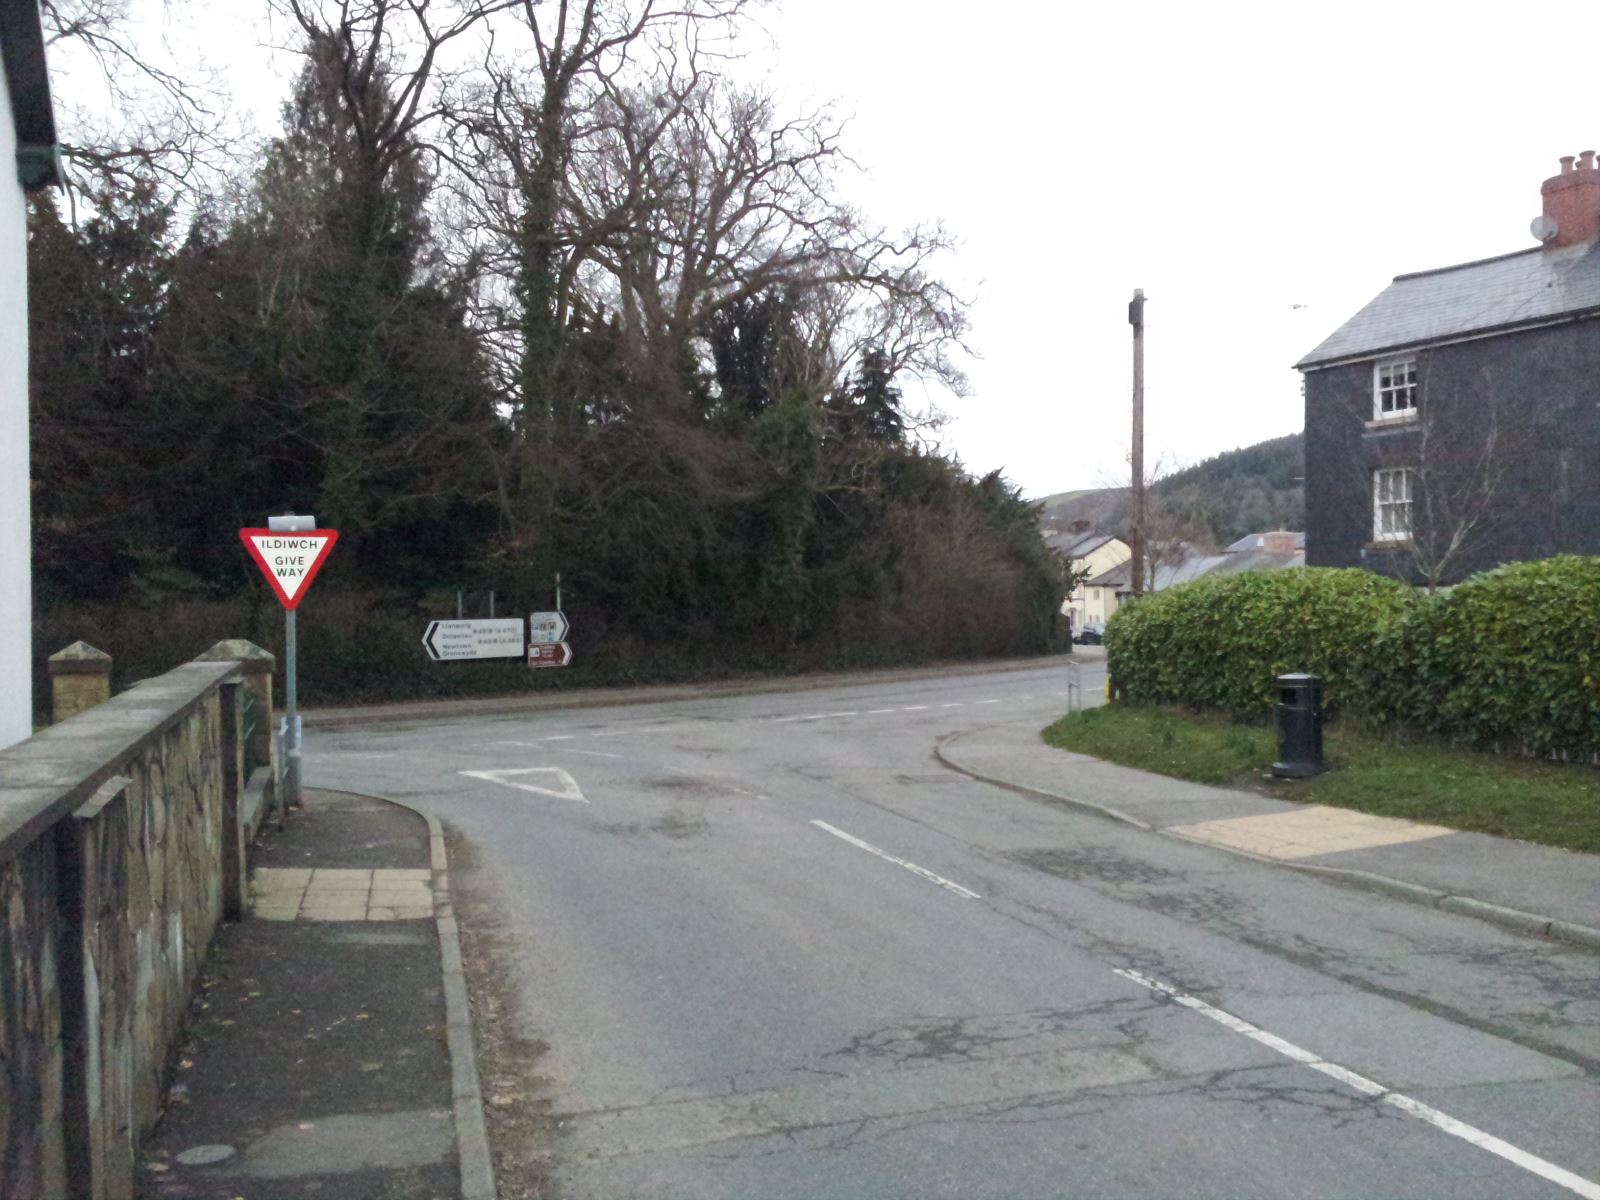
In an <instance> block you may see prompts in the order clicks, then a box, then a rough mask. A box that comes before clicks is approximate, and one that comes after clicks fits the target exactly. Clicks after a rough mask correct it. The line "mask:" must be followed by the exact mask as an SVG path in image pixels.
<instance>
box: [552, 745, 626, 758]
mask: <svg viewBox="0 0 1600 1200" xmlns="http://www.w3.org/2000/svg"><path fill="white" fill-rule="evenodd" d="M564 749H566V752H567V753H568V754H587V755H588V756H589V757H590V758H621V757H622V755H620V754H607V753H606V752H605V751H604V750H579V749H577V748H576V747H564Z"/></svg>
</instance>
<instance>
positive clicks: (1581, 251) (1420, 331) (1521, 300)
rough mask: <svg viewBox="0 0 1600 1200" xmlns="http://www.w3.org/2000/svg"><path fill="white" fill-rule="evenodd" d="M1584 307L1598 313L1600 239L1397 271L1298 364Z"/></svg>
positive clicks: (1534, 320)
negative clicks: (1431, 268) (1432, 268)
mask: <svg viewBox="0 0 1600 1200" xmlns="http://www.w3.org/2000/svg"><path fill="white" fill-rule="evenodd" d="M1582 314H1593V315H1595V316H1600V241H1591V242H1584V243H1579V244H1578V245H1575V246H1563V247H1560V248H1558V249H1548V248H1546V247H1543V246H1535V247H1533V248H1532V249H1531V250H1519V251H1518V252H1517V253H1515V254H1505V255H1502V256H1500V257H1499V258H1486V259H1483V260H1481V261H1479V262H1470V263H1462V264H1460V265H1459V266H1454V267H1443V268H1441V269H1439V270H1437V271H1420V272H1418V273H1416V274H1414V275H1399V276H1396V278H1395V281H1394V282H1393V283H1391V284H1390V285H1389V286H1388V287H1386V288H1385V289H1384V290H1383V291H1382V292H1380V293H1378V296H1377V297H1376V299H1374V300H1373V301H1372V302H1371V303H1369V304H1368V305H1367V306H1366V307H1365V308H1363V309H1362V310H1361V311H1360V312H1358V313H1357V314H1356V315H1355V316H1353V317H1351V318H1350V319H1349V320H1348V321H1346V322H1345V323H1344V324H1343V325H1341V326H1340V327H1339V328H1338V329H1336V330H1335V331H1334V332H1333V334H1332V336H1330V337H1329V338H1328V339H1327V340H1326V341H1324V342H1323V343H1322V344H1321V345H1320V346H1318V347H1317V348H1316V349H1315V350H1313V351H1312V352H1311V353H1310V354H1307V355H1306V356H1305V357H1304V358H1302V359H1301V360H1300V361H1299V362H1297V363H1296V364H1295V366H1296V367H1298V368H1299V369H1300V370H1302V371H1304V370H1311V369H1315V368H1317V367H1319V366H1326V365H1328V364H1330V363H1334V362H1340V361H1347V360H1352V359H1357V360H1358V359H1361V358H1369V357H1373V358H1375V357H1377V356H1378V355H1380V354H1383V353H1385V352H1387V351H1392V350H1400V349H1404V348H1408V347H1412V346H1424V345H1427V344H1429V343H1430V342H1440V341H1447V340H1449V339H1451V338H1456V337H1462V336H1465V335H1470V334H1481V333H1489V332H1495V331H1500V330H1511V329H1516V328H1518V327H1519V326H1524V325H1538V324H1541V323H1544V322H1546V321H1551V320H1558V319H1560V318H1562V317H1571V316H1578V315H1582Z"/></svg>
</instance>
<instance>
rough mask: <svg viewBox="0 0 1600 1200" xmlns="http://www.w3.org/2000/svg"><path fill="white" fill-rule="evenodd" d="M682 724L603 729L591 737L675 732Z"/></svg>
mask: <svg viewBox="0 0 1600 1200" xmlns="http://www.w3.org/2000/svg"><path fill="white" fill-rule="evenodd" d="M682 728H683V726H682V725H652V726H649V727H648V728H645V729H602V730H600V731H599V732H598V733H592V734H590V735H589V736H590V737H635V736H637V735H638V734H641V733H675V732H677V731H678V730H679V729H682Z"/></svg>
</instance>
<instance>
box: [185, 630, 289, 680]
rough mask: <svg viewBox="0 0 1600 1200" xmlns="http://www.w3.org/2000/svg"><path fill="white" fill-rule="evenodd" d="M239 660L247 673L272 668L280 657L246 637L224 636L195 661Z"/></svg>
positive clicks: (251, 673)
mask: <svg viewBox="0 0 1600 1200" xmlns="http://www.w3.org/2000/svg"><path fill="white" fill-rule="evenodd" d="M230 660H231V661H233V662H239V663H243V664H244V671H245V673H246V674H247V675H254V674H256V673H258V672H261V671H270V670H272V667H273V664H275V663H276V662H277V661H278V659H277V656H276V655H274V654H273V653H272V651H270V650H263V649H262V648H261V647H260V646H258V645H256V644H255V643H254V642H251V641H246V640H245V639H244V638H224V639H223V640H222V641H220V642H218V643H217V644H216V645H215V646H213V647H211V649H209V650H207V651H206V652H205V653H204V654H202V655H200V656H199V657H198V658H196V659H195V662H228V661H230Z"/></svg>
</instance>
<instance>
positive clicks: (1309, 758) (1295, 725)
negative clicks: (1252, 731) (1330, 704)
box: [1272, 673, 1322, 779]
mask: <svg viewBox="0 0 1600 1200" xmlns="http://www.w3.org/2000/svg"><path fill="white" fill-rule="evenodd" d="M1321 771H1322V680H1320V679H1318V678H1317V677H1316V676H1315V675H1301V674H1298V673H1297V674H1294V675H1279V676H1278V761H1277V762H1275V763H1273V764H1272V773H1273V774H1274V775H1277V776H1278V777H1279V778H1282V779H1306V778H1308V777H1310V776H1312V775H1317V774H1320V773H1321Z"/></svg>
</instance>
